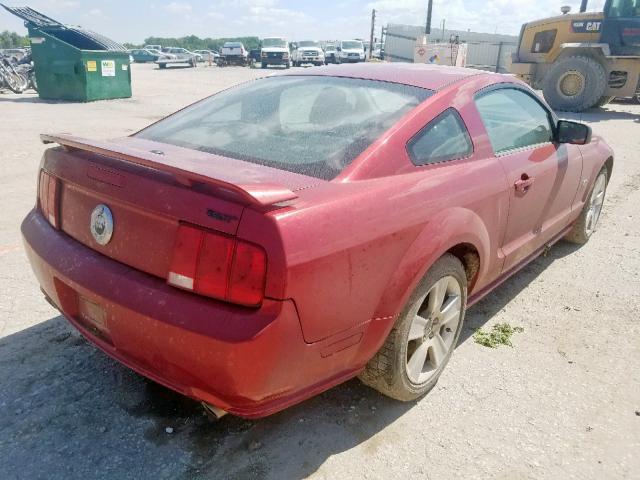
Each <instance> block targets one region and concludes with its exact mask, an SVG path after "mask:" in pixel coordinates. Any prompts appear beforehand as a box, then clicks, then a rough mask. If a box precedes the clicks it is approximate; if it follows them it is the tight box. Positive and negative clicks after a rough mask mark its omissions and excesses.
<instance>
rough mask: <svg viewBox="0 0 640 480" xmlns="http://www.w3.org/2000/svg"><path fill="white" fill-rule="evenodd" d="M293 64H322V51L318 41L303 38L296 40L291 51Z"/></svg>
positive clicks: (297, 65)
mask: <svg viewBox="0 0 640 480" xmlns="http://www.w3.org/2000/svg"><path fill="white" fill-rule="evenodd" d="M292 60H293V65H294V66H296V67H299V66H300V65H302V64H305V63H310V64H313V65H324V60H325V57H324V51H323V50H322V48H321V47H320V44H319V43H318V42H314V41H313V40H303V41H301V42H297V44H296V48H295V50H294V51H293V53H292Z"/></svg>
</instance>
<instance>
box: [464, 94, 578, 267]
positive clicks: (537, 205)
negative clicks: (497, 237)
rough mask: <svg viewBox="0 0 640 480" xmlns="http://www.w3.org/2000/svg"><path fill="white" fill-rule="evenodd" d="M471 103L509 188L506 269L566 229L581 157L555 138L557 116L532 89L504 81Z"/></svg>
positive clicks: (504, 248) (505, 243)
mask: <svg viewBox="0 0 640 480" xmlns="http://www.w3.org/2000/svg"><path fill="white" fill-rule="evenodd" d="M475 101H476V107H477V109H478V112H479V113H480V117H481V118H482V122H483V124H484V126H485V129H486V131H487V134H488V136H489V140H490V142H491V145H492V147H493V151H494V154H495V156H496V158H497V159H498V160H499V161H500V164H501V165H502V168H503V169H504V172H505V175H506V177H507V182H508V185H509V186H510V194H509V214H508V220H507V226H506V230H505V232H504V237H503V239H502V254H503V256H504V265H503V271H507V270H510V269H511V268H513V267H516V266H517V265H518V264H519V263H520V262H522V261H524V260H525V259H526V258H527V257H529V256H530V255H531V254H533V253H534V252H535V251H536V250H538V249H539V248H541V247H543V246H544V245H545V244H546V243H547V242H549V241H550V240H551V239H553V237H555V236H556V235H558V234H559V233H561V232H562V230H563V229H564V228H565V227H566V225H567V222H568V219H569V217H570V214H571V208H572V204H573V201H574V198H575V194H576V191H577V189H578V186H579V182H580V176H581V174H582V156H581V155H580V151H579V150H578V149H577V147H576V146H575V145H566V144H558V143H556V142H555V117H554V116H553V115H552V113H551V112H550V111H549V110H548V109H547V108H546V107H545V106H544V105H543V104H542V103H541V102H540V101H539V100H538V99H537V98H536V97H535V94H534V93H532V92H530V91H528V90H525V89H524V88H521V87H519V86H516V85H506V86H499V87H497V88H492V89H488V90H485V91H482V92H480V93H479V94H478V95H476V99H475Z"/></svg>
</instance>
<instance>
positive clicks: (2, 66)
mask: <svg viewBox="0 0 640 480" xmlns="http://www.w3.org/2000/svg"><path fill="white" fill-rule="evenodd" d="M19 70H20V71H19ZM22 70H23V69H22V68H21V69H16V65H14V62H13V61H11V59H9V58H8V57H1V58H0V87H2V86H3V85H5V86H7V87H8V88H9V90H11V91H12V92H13V93H22V92H24V91H25V90H26V89H27V88H29V86H30V82H29V77H28V76H27V75H25V74H24V72H23V71H22ZM24 70H28V68H24ZM31 70H33V67H31Z"/></svg>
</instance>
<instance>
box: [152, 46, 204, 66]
mask: <svg viewBox="0 0 640 480" xmlns="http://www.w3.org/2000/svg"><path fill="white" fill-rule="evenodd" d="M156 63H157V64H158V67H160V68H167V65H180V64H187V65H189V66H191V67H196V66H197V65H198V55H197V54H195V53H193V52H190V51H189V50H187V49H186V48H176V47H166V48H163V49H162V55H161V56H160V57H159V58H158V60H156Z"/></svg>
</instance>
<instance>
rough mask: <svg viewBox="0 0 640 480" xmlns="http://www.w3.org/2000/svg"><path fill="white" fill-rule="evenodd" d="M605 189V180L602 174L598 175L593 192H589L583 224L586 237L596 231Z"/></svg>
mask: <svg viewBox="0 0 640 480" xmlns="http://www.w3.org/2000/svg"><path fill="white" fill-rule="evenodd" d="M606 188H607V178H606V176H605V174H604V173H601V174H600V175H598V178H596V182H595V184H594V185H593V190H592V191H591V197H590V198H589V210H588V211H587V218H586V222H585V229H586V233H587V235H591V234H592V233H593V232H594V231H595V229H596V225H597V223H598V219H599V218H600V213H601V212H602V204H603V203H604V194H605V190H606Z"/></svg>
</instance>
